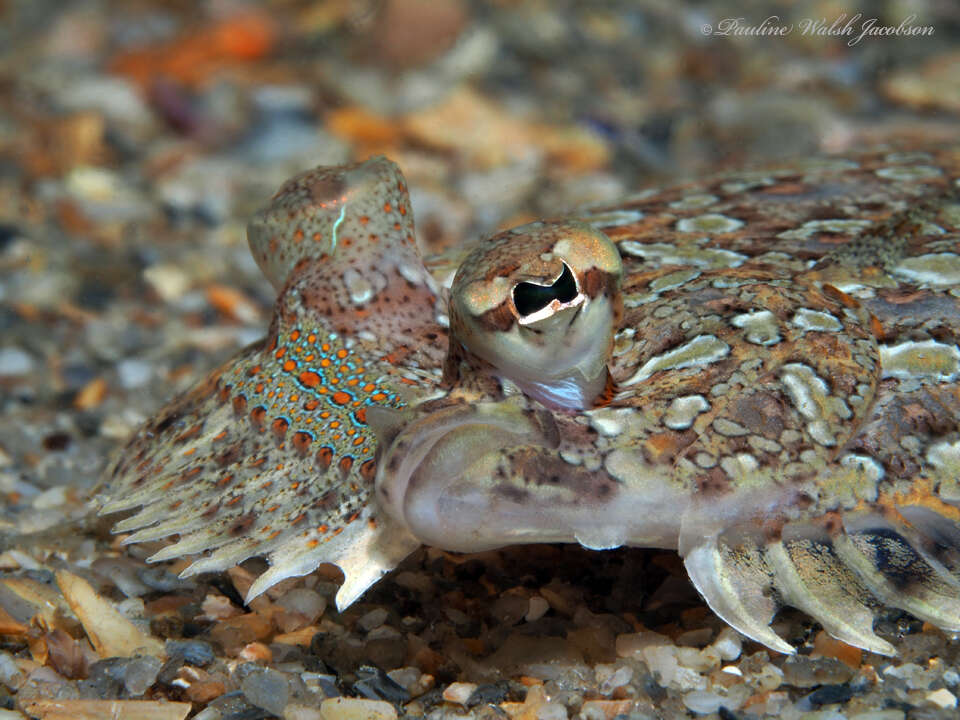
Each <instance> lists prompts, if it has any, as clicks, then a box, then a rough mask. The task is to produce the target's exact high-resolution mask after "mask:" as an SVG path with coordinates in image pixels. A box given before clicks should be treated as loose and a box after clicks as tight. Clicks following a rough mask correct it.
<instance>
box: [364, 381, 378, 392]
mask: <svg viewBox="0 0 960 720" xmlns="http://www.w3.org/2000/svg"><path fill="white" fill-rule="evenodd" d="M376 389H377V386H376V385H374V384H373V383H367V384H366V385H364V386H363V391H364V392H368V393H369V392H373V391H374V390H376Z"/></svg>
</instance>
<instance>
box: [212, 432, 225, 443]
mask: <svg viewBox="0 0 960 720" xmlns="http://www.w3.org/2000/svg"><path fill="white" fill-rule="evenodd" d="M226 436H227V431H226V430H221V431H220V432H218V433H217V434H216V435H214V436H213V439H214V441H216V440H223V439H224V438H225V437H226Z"/></svg>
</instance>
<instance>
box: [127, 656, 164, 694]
mask: <svg viewBox="0 0 960 720" xmlns="http://www.w3.org/2000/svg"><path fill="white" fill-rule="evenodd" d="M161 667H163V663H161V662H160V659H159V658H155V657H153V656H152V655H141V656H139V657H135V658H131V659H130V661H129V662H128V663H127V666H126V669H125V672H124V674H123V685H124V687H125V688H126V690H127V693H128V694H129V695H130V697H140V696H141V695H143V694H144V693H145V692H146V691H147V690H149V689H150V687H151V686H152V685H153V684H154V683H155V682H156V680H157V674H158V673H159V672H160V668H161Z"/></svg>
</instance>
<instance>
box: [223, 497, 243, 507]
mask: <svg viewBox="0 0 960 720" xmlns="http://www.w3.org/2000/svg"><path fill="white" fill-rule="evenodd" d="M242 497H243V495H237V496H236V497H232V498H230V499H229V500H227V501H226V502H225V503H224V505H227V506H230V505H236V504H237V503H238V502H240V498H242Z"/></svg>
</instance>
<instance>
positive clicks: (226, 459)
mask: <svg viewBox="0 0 960 720" xmlns="http://www.w3.org/2000/svg"><path fill="white" fill-rule="evenodd" d="M242 453H243V443H242V442H237V443H234V444H233V445H231V446H230V447H229V448H227V449H226V450H225V451H224V452H223V453H221V454H220V455H218V456H217V457H216V463H217V464H218V465H219V466H220V467H226V466H227V465H233V464H234V463H235V462H236V461H237V460H239V459H240V455H241V454H242Z"/></svg>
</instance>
